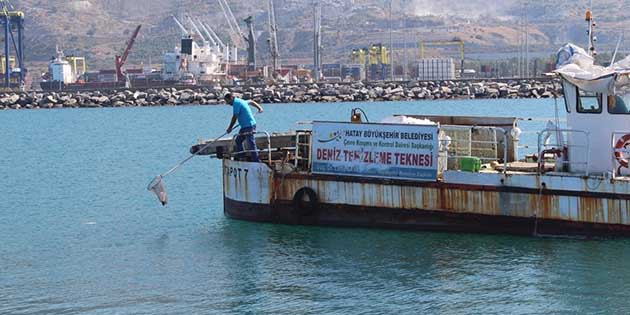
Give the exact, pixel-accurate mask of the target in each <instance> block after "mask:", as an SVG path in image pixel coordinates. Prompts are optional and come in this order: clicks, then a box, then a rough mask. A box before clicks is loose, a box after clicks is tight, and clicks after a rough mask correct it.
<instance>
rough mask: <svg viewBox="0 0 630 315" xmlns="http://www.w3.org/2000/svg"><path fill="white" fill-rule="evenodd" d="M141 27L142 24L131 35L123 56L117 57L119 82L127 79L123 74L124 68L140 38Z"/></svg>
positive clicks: (117, 79) (117, 78)
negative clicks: (137, 39)
mask: <svg viewBox="0 0 630 315" xmlns="http://www.w3.org/2000/svg"><path fill="white" fill-rule="evenodd" d="M141 27H142V24H140V25H138V26H137V27H136V29H135V30H134V31H133V34H132V35H131V39H129V41H128V42H127V47H126V48H125V51H124V52H123V54H122V56H119V55H116V81H117V82H123V78H124V77H125V75H124V74H123V71H122V68H123V66H124V65H125V62H127V57H129V52H131V48H132V47H133V44H134V43H135V42H136V38H137V37H138V33H140V28H141Z"/></svg>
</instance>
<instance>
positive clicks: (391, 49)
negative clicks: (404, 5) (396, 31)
mask: <svg viewBox="0 0 630 315" xmlns="http://www.w3.org/2000/svg"><path fill="white" fill-rule="evenodd" d="M392 2H394V0H389V79H390V80H392V81H394V40H393V37H392V23H393V20H392Z"/></svg>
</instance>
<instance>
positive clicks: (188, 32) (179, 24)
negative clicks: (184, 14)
mask: <svg viewBox="0 0 630 315" xmlns="http://www.w3.org/2000/svg"><path fill="white" fill-rule="evenodd" d="M171 17H172V18H173V20H175V23H177V26H179V28H180V29H181V30H182V32H183V33H184V34H186V35H190V31H188V30H187V29H186V28H185V27H184V25H182V23H180V22H179V20H178V19H177V18H176V17H175V16H174V15H171Z"/></svg>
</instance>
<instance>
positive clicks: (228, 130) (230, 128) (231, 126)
mask: <svg viewBox="0 0 630 315" xmlns="http://www.w3.org/2000/svg"><path fill="white" fill-rule="evenodd" d="M237 118H238V117H236V115H232V121H230V126H229V127H228V129H227V133H230V132H232V128H234V124H235V123H236V119H237Z"/></svg>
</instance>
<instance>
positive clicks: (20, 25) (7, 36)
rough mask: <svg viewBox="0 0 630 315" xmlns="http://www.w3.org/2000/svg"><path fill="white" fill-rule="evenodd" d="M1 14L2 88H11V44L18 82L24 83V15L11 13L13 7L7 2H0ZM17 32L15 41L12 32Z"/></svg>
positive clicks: (15, 12) (16, 12)
mask: <svg viewBox="0 0 630 315" xmlns="http://www.w3.org/2000/svg"><path fill="white" fill-rule="evenodd" d="M0 6H1V9H2V12H0V23H2V25H3V26H4V65H3V68H4V86H5V87H7V88H8V87H11V72H13V71H12V69H11V43H13V48H14V49H15V54H16V57H17V62H18V66H19V71H16V72H19V75H20V82H19V85H22V84H23V83H24V79H25V74H26V69H25V68H24V42H23V33H24V13H23V12H22V11H12V10H13V6H12V5H11V3H10V2H9V0H0ZM14 30H16V31H17V41H16V39H15V37H14V34H13V31H14Z"/></svg>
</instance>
